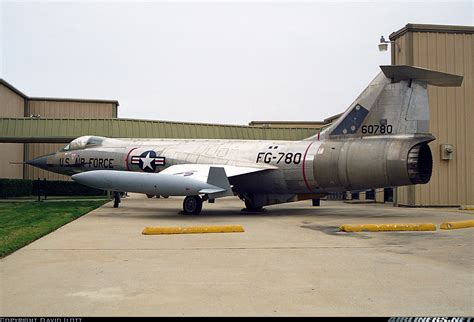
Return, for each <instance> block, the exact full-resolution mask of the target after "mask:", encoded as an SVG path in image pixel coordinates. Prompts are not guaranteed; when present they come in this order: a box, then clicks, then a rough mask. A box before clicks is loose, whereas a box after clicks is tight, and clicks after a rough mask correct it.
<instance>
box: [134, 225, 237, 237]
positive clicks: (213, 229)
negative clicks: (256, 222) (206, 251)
mask: <svg viewBox="0 0 474 322" xmlns="http://www.w3.org/2000/svg"><path fill="white" fill-rule="evenodd" d="M244 231H245V230H244V227H242V226H241V225H227V226H190V227H145V229H143V232H142V234H143V235H167V234H204V233H243V232H244Z"/></svg>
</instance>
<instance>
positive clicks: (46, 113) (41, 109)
mask: <svg viewBox="0 0 474 322" xmlns="http://www.w3.org/2000/svg"><path fill="white" fill-rule="evenodd" d="M115 109H116V105H115V104H113V103H97V102H79V101H78V102H75V101H54V100H37V99H30V100H28V114H36V115H37V114H39V115H41V117H47V118H81V119H83V118H113V117H116V115H115Z"/></svg>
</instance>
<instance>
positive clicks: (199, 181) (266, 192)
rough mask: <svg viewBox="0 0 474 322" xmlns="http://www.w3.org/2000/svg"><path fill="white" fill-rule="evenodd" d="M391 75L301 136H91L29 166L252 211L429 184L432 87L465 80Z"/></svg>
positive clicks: (406, 70)
mask: <svg viewBox="0 0 474 322" xmlns="http://www.w3.org/2000/svg"><path fill="white" fill-rule="evenodd" d="M381 69H382V72H381V73H379V75H377V77H376V78H375V79H374V80H373V81H372V82H371V83H370V84H369V86H367V88H366V89H365V90H364V91H363V92H362V93H361V94H360V95H359V97H358V98H357V99H356V100H355V101H354V102H353V103H352V104H351V106H350V107H349V108H348V109H347V110H346V112H345V113H344V114H343V115H342V116H341V117H340V118H339V119H338V120H337V121H336V122H335V123H334V124H332V125H331V126H329V127H327V128H326V129H324V130H323V131H322V132H321V133H317V134H316V135H314V136H312V137H309V138H307V139H304V140H302V141H269V140H191V139H188V140H182V139H126V138H124V139H116V138H105V137H98V136H83V137H79V138H77V139H75V140H73V141H72V142H71V143H69V144H67V145H66V146H65V147H64V148H63V149H61V150H60V151H58V152H56V153H53V154H51V155H47V156H43V157H39V158H36V159H33V160H31V161H29V162H28V164H31V165H33V166H36V167H39V168H43V169H46V170H49V171H52V172H56V173H62V174H66V175H71V176H72V178H73V180H75V181H77V182H79V183H82V184H84V185H87V186H91V187H95V188H99V189H104V190H114V191H128V192H139V193H145V194H147V195H148V196H155V195H158V196H164V197H168V196H186V198H185V200H184V202H183V211H184V213H187V214H197V213H200V211H201V208H202V203H203V201H206V200H209V201H210V202H213V201H214V200H215V199H217V198H221V197H225V196H230V195H238V196H239V197H240V198H241V199H242V200H243V201H244V202H245V205H246V207H247V209H261V208H262V207H263V206H266V205H272V204H278V203H285V202H292V201H297V200H303V199H310V198H319V197H322V196H324V195H325V194H327V193H329V192H341V191H361V190H366V189H374V188H384V187H396V186H403V185H412V184H424V183H427V182H428V181H429V180H430V177H431V172H432V156H431V151H430V148H429V145H428V143H429V142H430V141H432V140H434V139H435V138H434V137H433V135H431V133H429V128H428V124H429V106H428V96H427V85H428V84H431V85H435V86H460V85H461V83H462V76H457V75H451V74H445V73H441V72H436V71H431V70H427V69H423V68H418V67H409V66H381Z"/></svg>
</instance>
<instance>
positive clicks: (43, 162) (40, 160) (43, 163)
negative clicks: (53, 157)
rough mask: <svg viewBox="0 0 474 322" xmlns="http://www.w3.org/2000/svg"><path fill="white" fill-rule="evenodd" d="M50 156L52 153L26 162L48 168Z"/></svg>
mask: <svg viewBox="0 0 474 322" xmlns="http://www.w3.org/2000/svg"><path fill="white" fill-rule="evenodd" d="M48 156H50V154H49V155H43V156H41V157H37V158H34V159H31V160H29V161H26V164H29V165H32V166H34V167H37V168H40V169H46V168H47V167H48Z"/></svg>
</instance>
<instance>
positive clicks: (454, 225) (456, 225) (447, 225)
mask: <svg viewBox="0 0 474 322" xmlns="http://www.w3.org/2000/svg"><path fill="white" fill-rule="evenodd" d="M470 227H474V220H466V221H451V222H444V223H442V224H441V225H440V226H439V228H441V229H460V228H470Z"/></svg>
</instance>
